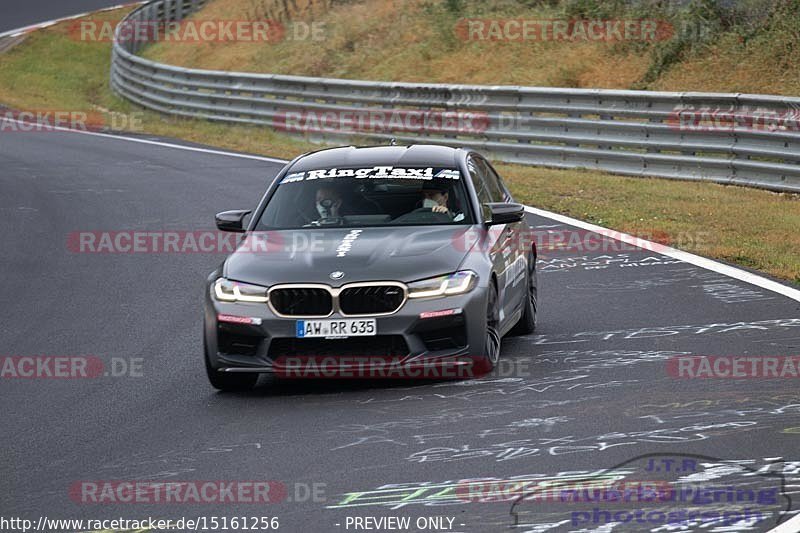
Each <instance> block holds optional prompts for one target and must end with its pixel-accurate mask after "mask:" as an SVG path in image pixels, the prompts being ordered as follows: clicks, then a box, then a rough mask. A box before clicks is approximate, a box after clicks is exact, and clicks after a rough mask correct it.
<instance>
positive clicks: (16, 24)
mask: <svg viewBox="0 0 800 533" xmlns="http://www.w3.org/2000/svg"><path fill="white" fill-rule="evenodd" d="M124 3H126V2H125V0H117V1H115V0H61V1H58V0H3V1H2V2H0V32H4V31H7V30H12V29H16V28H21V27H23V26H28V25H31V24H38V23H40V22H44V21H45V20H49V19H55V18H59V17H66V16H70V15H74V14H76V13H84V12H87V11H93V10H95V9H102V8H104V7H111V6H116V5H119V4H124Z"/></svg>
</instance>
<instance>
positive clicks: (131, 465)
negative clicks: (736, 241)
mask: <svg viewBox="0 0 800 533" xmlns="http://www.w3.org/2000/svg"><path fill="white" fill-rule="evenodd" d="M278 168H279V165H278V164H275V163H270V162H266V161H259V160H251V159H246V158H236V157H230V156H224V155H213V154H207V153H202V152H194V151H186V150H180V149H176V148H169V147H161V146H156V145H147V144H141V143H135V142H129V141H126V140H123V139H114V138H106V137H97V136H88V135H81V134H75V133H67V132H36V133H34V132H26V133H4V134H0V169H2V171H0V190H2V194H1V195H0V213H2V217H0V229H1V230H2V235H3V254H2V255H1V256H0V257H1V258H0V268H1V269H2V272H3V276H2V281H1V282H0V283H1V284H2V295H3V306H2V309H3V314H2V329H1V330H0V331H1V332H2V333H0V346H2V353H3V354H5V355H70V356H77V355H94V356H97V357H99V358H100V359H102V360H103V361H104V362H106V363H107V364H108V363H109V362H110V361H111V360H112V359H117V360H119V359H122V360H125V361H135V360H137V359H138V358H140V359H141V375H139V373H133V374H135V375H130V374H131V373H125V375H123V376H119V377H113V376H100V377H97V378H95V379H63V380H59V379H3V380H2V398H3V405H4V406H5V413H6V414H5V416H4V420H3V427H4V435H5V437H6V438H5V439H4V440H5V442H4V450H3V453H2V462H3V465H2V472H3V476H2V482H1V483H2V486H1V487H0V508H1V509H2V510H3V514H4V515H8V514H11V515H17V516H23V517H28V518H31V519H34V520H35V519H36V518H37V517H38V516H40V515H46V516H47V517H48V518H86V519H89V518H115V517H123V518H139V517H145V516H154V517H161V518H175V519H177V518H180V517H182V516H186V517H197V516H218V517H233V516H277V517H279V519H280V524H281V526H280V527H281V530H283V531H337V530H347V529H346V528H345V526H346V524H347V519H348V517H350V518H351V520H352V517H356V516H362V517H363V516H372V517H385V516H410V517H413V518H414V519H416V518H417V517H436V516H442V517H450V518H453V520H454V521H453V524H452V529H450V530H451V531H478V532H480V531H504V530H507V528H508V527H509V526H512V525H514V524H517V526H518V527H517V528H515V529H514V530H515V531H551V530H552V531H567V530H576V531H577V530H582V529H580V528H581V527H587V526H585V525H580V524H581V522H580V520H578V521H577V524H579V525H573V522H574V519H571V516H572V515H571V513H572V512H576V511H577V507H575V505H572V506H569V505H565V504H563V503H554V502H551V501H542V500H536V499H533V501H527V500H525V501H520V502H517V503H516V504H514V502H513V501H512V500H513V499H514V498H510V499H509V498H506V499H505V501H491V502H477V501H473V500H474V499H473V498H471V497H470V496H469V494H467V492H465V487H467V485H465V484H464V482H463V481H462V480H466V479H475V478H497V479H503V480H507V479H510V478H515V479H528V480H530V479H534V480H553V479H555V480H562V481H563V480H564V479H574V478H577V479H581V478H583V477H585V476H586V475H588V474H589V473H593V474H594V475H611V474H613V475H619V476H621V478H619V477H618V478H615V479H623V478H624V479H625V480H633V479H639V480H653V479H654V476H664V475H665V472H661V473H659V474H656V472H654V471H653V470H652V469H649V468H648V467H647V465H648V464H649V463H648V462H647V458H646V457H642V455H644V454H659V457H661V458H680V462H681V464H683V463H682V461H683V460H684V459H686V458H689V460H691V459H693V458H694V459H696V464H694V463H689V466H691V468H689V466H687V467H686V468H685V469H684V471H683V472H682V473H680V474H681V475H684V476H685V475H691V476H694V477H691V478H690V480H695V481H697V482H700V481H702V482H703V483H706V484H710V485H713V486H719V485H729V484H732V483H733V484H739V483H746V484H748V486H759V487H762V486H770V487H772V488H773V489H774V490H779V491H780V494H781V497H780V498H778V499H777V500H776V501H775V502H773V505H771V506H770V505H766V504H764V505H760V506H757V507H758V508H759V509H760V510H762V511H764V512H765V514H764V516H763V520H761V521H759V522H757V523H753V524H752V525H751V526H748V527H745V528H743V529H733V530H735V531H743V530H747V531H767V530H768V529H770V528H771V527H772V526H774V524H775V522H776V521H777V520H778V518H779V514H778V513H779V511H781V510H785V509H787V508H791V509H796V508H797V505H798V503H797V501H798V494H797V487H798V486H800V469H799V468H800V447H798V432H800V394H799V393H798V392H797V390H796V385H795V383H796V381H793V380H791V379H770V380H755V379H745V380H726V379H676V378H674V377H672V376H671V375H669V374H668V372H667V368H668V363H667V361H668V360H669V359H670V358H672V357H675V356H678V355H723V356H730V355H790V354H793V355H797V354H798V353H800V313H799V312H798V311H799V310H800V309H799V305H800V304H798V302H796V301H793V300H791V299H789V298H787V297H784V296H782V295H780V294H777V293H773V292H768V291H766V290H763V289H760V288H758V287H754V286H751V285H748V284H746V283H743V282H740V281H737V280H733V279H729V278H725V277H724V276H721V275H719V274H716V273H714V272H709V271H706V270H703V269H701V268H698V267H695V266H692V265H688V264H686V263H681V262H679V261H677V260H674V259H671V258H669V257H666V256H662V255H659V254H658V253H655V252H651V251H646V250H634V249H628V248H629V247H628V248H625V247H624V246H622V245H620V243H618V242H610V243H607V246H606V248H605V251H603V250H602V249H601V250H599V251H586V250H585V249H570V248H558V247H556V248H554V249H552V250H549V251H546V252H544V251H543V252H542V256H543V257H541V258H540V261H539V269H540V276H539V282H540V302H541V307H542V313H541V316H540V322H539V326H538V332H537V334H535V335H533V336H529V337H519V338H507V339H506V340H505V341H504V345H503V352H502V360H501V365H500V367H499V369H497V371H496V372H495V373H494V374H493V375H490V376H486V377H484V378H481V379H479V380H472V381H455V382H446V381H445V382H441V381H429V380H420V381H416V382H407V381H394V382H385V381H384V382H375V381H372V382H347V381H341V380H334V381H330V382H320V381H284V382H271V381H270V380H264V379H263V378H262V383H261V385H260V386H259V387H258V388H257V390H256V391H254V392H252V393H248V394H238V395H237V394H219V393H216V392H214V391H213V390H212V389H211V387H210V386H209V385H208V383H207V382H206V378H205V375H204V370H203V366H202V362H201V335H200V332H201V316H202V313H201V292H202V286H203V281H204V279H205V276H206V275H207V273H208V272H210V271H211V270H212V269H213V268H214V266H215V265H216V264H217V263H218V262H220V261H221V260H222V259H223V258H224V255H223V254H211V253H194V254H192V253H189V254H186V253H161V254H159V253H150V254H147V253H142V254H137V253H129V254H91V253H76V252H75V251H71V250H70V249H69V248H68V245H67V241H68V238H69V234H70V233H72V232H76V231H113V230H151V231H160V230H187V231H188V230H191V231H199V230H211V229H213V214H214V213H215V212H217V211H221V210H224V209H233V208H240V207H252V206H254V205H255V203H256V202H257V200H258V198H259V197H260V195H261V194H262V192H263V190H264V188H265V186H266V184H267V182H268V181H269V180H270V179H271V177H272V176H273V175H274V174H275V173H276V171H277V170H278ZM532 222H533V223H534V224H535V225H536V226H537V231H540V232H554V231H556V232H565V231H566V232H567V233H562V234H571V233H573V231H577V230H574V228H568V227H566V226H564V225H562V224H560V223H557V222H554V221H553V220H549V219H547V218H542V217H532ZM581 234H582V233H581ZM584 242H588V241H584ZM595 243H596V241H595ZM106 368H110V365H109V366H107V367H106ZM692 454H698V455H700V456H702V457H699V458H695V457H694V456H693V455H692ZM659 461H660V459H659ZM659 464H660V463H659ZM676 464H677V463H676ZM665 470H669V474H670V475H672V474H675V469H674V468H673V469H669V468H666V469H665ZM609 472H610V473H611V474H609ZM657 479H659V480H660V479H661V477H658V478H657ZM87 480H89V481H103V480H117V481H120V480H140V481H159V480H161V481H166V480H172V481H198V480H229V481H236V480H274V481H276V482H278V483H280V484H282V485H281V486H284V487H285V488H286V490H287V491H288V498H287V499H285V500H283V501H281V502H277V503H273V504H269V505H266V506H265V505H254V504H248V503H236V504H231V503H226V504H224V505H223V504H216V503H205V504H196V503H180V504H163V503H155V504H151V503H139V504H136V505H131V504H126V503H115V504H92V503H86V502H85V501H82V500H80V499H78V500H77V501H76V499H75V497H74V494H73V498H71V497H70V488H71V487H74V485H75V484H76V483H80V482H82V481H87ZM576 483H577V482H576ZM309 487H312V488H313V487H315V488H316V490H317V497H316V498H311V497H308V495H307V494H306V489H308V488H309ZM510 494H511V495H512V496H515V495H520V494H522V491H521V490H517V491H516V492H514V491H511V493H510ZM791 498H793V499H794V502H795V503H792V502H791V501H790V499H791ZM290 500H302V501H290ZM309 500H317V501H309ZM605 505H608V504H605ZM619 505H620V504H617V509H619V508H620V507H619ZM631 505H634V506H639V507H641V506H642V505H643V504H641V503H633V504H628V507H630V506H631ZM651 506H652V504H651ZM594 507H596V506H594ZM623 508H624V505H623ZM701 508H702V510H704V509H706V508H704V507H702V506H701ZM767 508H769V509H767ZM767 511H768V512H767ZM593 519H594V518H593ZM600 519H602V516H601V518H600ZM337 524H339V525H337ZM534 524H551V525H554V524H560V525H558V526H557V527H556V526H555V525H554V526H553V529H547V528H546V527H544V526H539V528H538V529H537V528H536V526H535V525H534ZM696 525H697V524H696ZM706 525H708V524H706ZM740 525H741V524H740ZM650 527H651V526H650V525H647V526H646V527H645V526H644V525H640V526H638V529H637V527H633V526H631V525H628V527H622V526H621V527H619V528H617V529H619V530H625V531H635V530H648V529H649V528H650ZM652 527H656V526H655V525H653V526H652ZM617 529H615V530H617ZM349 530H353V528H352V527H351V528H349ZM430 530H441V529H430ZM586 530H587V531H588V529H586ZM653 530H654V531H656V530H658V529H653ZM661 530H662V531H666V529H661ZM697 530H703V531H706V530H708V531H711V530H712V529H700V528H699V526H698V529H697ZM598 531H600V530H598ZM602 531H606V529H602ZM728 531H730V529H729V530H728Z"/></svg>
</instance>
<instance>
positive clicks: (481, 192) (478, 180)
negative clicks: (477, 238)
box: [467, 158, 492, 220]
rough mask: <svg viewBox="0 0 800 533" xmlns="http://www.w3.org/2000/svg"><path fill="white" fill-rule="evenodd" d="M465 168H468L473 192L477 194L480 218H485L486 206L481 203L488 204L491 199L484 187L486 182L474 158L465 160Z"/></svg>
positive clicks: (486, 215) (486, 214)
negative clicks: (473, 188)
mask: <svg viewBox="0 0 800 533" xmlns="http://www.w3.org/2000/svg"><path fill="white" fill-rule="evenodd" d="M467 169H468V170H469V177H470V179H471V180H472V186H473V187H475V193H476V194H477V195H478V202H479V203H480V204H481V205H480V217H481V219H482V220H486V219H487V217H488V213H487V212H486V208H485V207H483V204H488V203H489V202H491V201H492V197H491V196H489V191H488V190H487V188H486V183H485V182H484V179H483V174H482V173H481V172H480V171H479V170H478V167H477V166H476V165H475V159H474V158H469V159H468V160H467Z"/></svg>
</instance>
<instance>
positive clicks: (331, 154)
mask: <svg viewBox="0 0 800 533" xmlns="http://www.w3.org/2000/svg"><path fill="white" fill-rule="evenodd" d="M459 153H463V150H461V149H459V148H453V147H450V146H440V145H435V144H412V145H410V146H364V147H356V146H343V147H339V148H329V149H326V150H320V151H318V152H311V153H308V154H305V155H302V156H300V157H299V158H298V159H297V160H296V161H295V162H294V164H293V165H292V167H291V171H292V172H301V171H304V170H315V169H323V168H333V167H341V168H364V167H371V166H375V165H383V166H393V167H421V166H424V167H448V168H453V167H457V166H458V154H459Z"/></svg>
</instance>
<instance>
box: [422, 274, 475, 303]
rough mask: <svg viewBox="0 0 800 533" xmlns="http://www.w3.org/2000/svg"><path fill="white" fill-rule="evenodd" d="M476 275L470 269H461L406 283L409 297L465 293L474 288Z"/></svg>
mask: <svg viewBox="0 0 800 533" xmlns="http://www.w3.org/2000/svg"><path fill="white" fill-rule="evenodd" d="M477 283H478V275H477V274H476V273H475V272H473V271H471V270H461V271H460V272H456V273H454V274H449V275H447V276H437V277H435V278H428V279H423V280H421V281H415V282H414V283H409V284H408V297H409V298H437V297H439V296H450V295H453V294H465V293H467V292H469V291H471V290H472V289H474V288H475V285H477Z"/></svg>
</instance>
